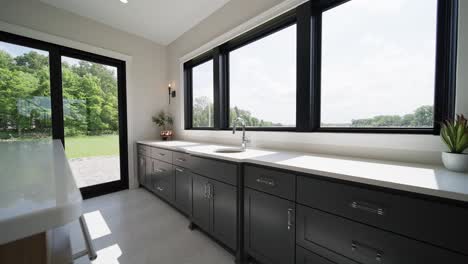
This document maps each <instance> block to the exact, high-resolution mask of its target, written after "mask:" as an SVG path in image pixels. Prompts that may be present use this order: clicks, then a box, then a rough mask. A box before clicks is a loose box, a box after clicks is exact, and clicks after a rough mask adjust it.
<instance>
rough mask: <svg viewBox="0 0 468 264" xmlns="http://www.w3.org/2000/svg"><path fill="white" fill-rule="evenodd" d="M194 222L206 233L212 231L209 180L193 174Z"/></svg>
mask: <svg viewBox="0 0 468 264" xmlns="http://www.w3.org/2000/svg"><path fill="white" fill-rule="evenodd" d="M192 179H193V187H192V193H193V195H192V203H193V207H192V220H193V221H194V222H195V224H197V225H198V226H199V227H201V228H202V229H204V230H205V231H209V230H210V204H211V202H210V198H209V196H208V186H209V183H210V182H209V179H208V178H206V177H203V176H200V175H197V174H193V177H192Z"/></svg>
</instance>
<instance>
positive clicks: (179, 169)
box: [175, 168, 184, 172]
mask: <svg viewBox="0 0 468 264" xmlns="http://www.w3.org/2000/svg"><path fill="white" fill-rule="evenodd" d="M175 170H176V171H178V172H184V170H183V169H181V168H175Z"/></svg>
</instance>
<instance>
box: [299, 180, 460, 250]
mask: <svg viewBox="0 0 468 264" xmlns="http://www.w3.org/2000/svg"><path fill="white" fill-rule="evenodd" d="M297 199H298V202H299V203H301V204H304V205H307V206H310V207H313V208H317V209H320V210H323V211H327V212H331V213H333V214H337V215H340V216H344V217H346V218H350V219H353V220H356V221H359V222H362V223H366V224H369V225H373V226H376V227H380V228H383V229H386V230H389V231H392V232H395V233H399V234H402V235H405V236H408V237H412V238H415V239H418V240H422V241H425V242H429V243H432V244H435V245H438V246H441V247H445V248H448V249H452V250H455V251H458V252H461V253H464V254H468V243H466V238H467V237H468V225H467V224H466V223H468V209H466V208H461V207H456V206H452V205H448V204H443V203H439V202H433V201H426V200H422V199H418V198H411V197H407V196H401V195H396V194H390V193H385V192H382V191H376V190H370V189H367V188H362V187H355V186H351V185H346V184H341V183H333V182H329V181H324V180H317V179H312V178H307V177H302V176H301V177H298V184H297Z"/></svg>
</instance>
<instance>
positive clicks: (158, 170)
mask: <svg viewBox="0 0 468 264" xmlns="http://www.w3.org/2000/svg"><path fill="white" fill-rule="evenodd" d="M154 171H156V172H165V171H166V170H165V169H160V168H156V169H154Z"/></svg>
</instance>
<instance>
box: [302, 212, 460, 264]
mask: <svg viewBox="0 0 468 264" xmlns="http://www.w3.org/2000/svg"><path fill="white" fill-rule="evenodd" d="M403 221H404V220H403ZM296 236H297V239H298V241H297V242H298V244H299V245H300V246H302V247H305V248H308V247H309V245H311V244H312V245H314V244H316V245H319V246H322V247H325V248H328V249H330V250H331V251H334V252H336V253H338V254H341V255H343V256H345V257H348V258H350V259H352V260H355V261H357V262H359V263H362V264H374V263H386V264H440V263H450V264H462V263H467V262H468V257H466V256H463V255H459V254H455V253H452V252H450V251H446V250H444V249H441V248H438V247H435V246H431V245H429V244H425V243H422V242H418V241H415V240H411V239H408V238H405V237H402V236H399V235H396V234H393V233H389V232H386V231H383V230H380V229H377V228H373V227H370V226H367V225H364V224H361V223H357V222H354V221H351V220H348V219H345V218H342V217H339V216H334V215H331V214H328V213H325V212H322V211H319V210H316V209H311V208H307V207H305V206H298V211H297V234H296Z"/></svg>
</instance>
